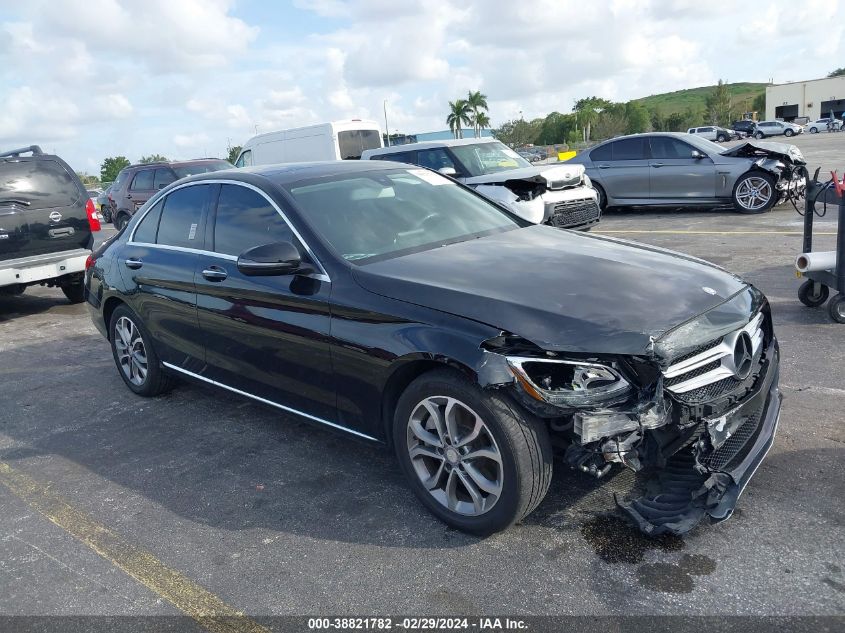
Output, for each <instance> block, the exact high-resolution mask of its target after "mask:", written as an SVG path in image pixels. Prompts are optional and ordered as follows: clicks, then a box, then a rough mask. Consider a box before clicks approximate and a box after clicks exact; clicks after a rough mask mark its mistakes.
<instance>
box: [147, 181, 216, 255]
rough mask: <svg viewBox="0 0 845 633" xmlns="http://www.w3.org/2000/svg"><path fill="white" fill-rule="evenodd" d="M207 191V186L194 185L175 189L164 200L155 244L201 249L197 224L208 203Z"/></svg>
mask: <svg viewBox="0 0 845 633" xmlns="http://www.w3.org/2000/svg"><path fill="white" fill-rule="evenodd" d="M208 191H209V185H194V186H190V187H184V188H182V189H177V190H176V191H174V192H173V193H171V194H170V195H169V196H167V198H165V200H164V208H163V209H162V211H161V220H160V221H159V224H158V237H157V239H156V243H157V244H163V245H165V246H181V247H183V248H202V235H201V234H200V231H199V224H200V220H201V219H202V212H203V208H204V207H205V204H206V202H207V201H208Z"/></svg>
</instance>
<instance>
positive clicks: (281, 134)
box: [235, 119, 382, 167]
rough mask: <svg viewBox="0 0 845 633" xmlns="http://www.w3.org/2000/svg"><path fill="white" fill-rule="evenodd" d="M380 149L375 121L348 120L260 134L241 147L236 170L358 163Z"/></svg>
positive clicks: (380, 143) (379, 137)
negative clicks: (324, 162)
mask: <svg viewBox="0 0 845 633" xmlns="http://www.w3.org/2000/svg"><path fill="white" fill-rule="evenodd" d="M379 147H382V142H381V129H380V128H379V126H378V123H376V122H375V121H363V120H361V119H349V120H346V121H331V122H329V123H319V124H317V125H309V126H307V127H299V128H293V129H290V130H279V131H277V132H267V133H266V134H259V135H258V136H253V137H252V138H251V139H249V140H248V141H247V142H246V144H245V145H244V146H243V149H242V150H241V153H240V154H239V155H238V160H237V161H235V166H236V167H249V166H251V165H272V164H274V163H300V162H310V161H322V160H357V159H359V158H361V153H362V152H363V151H364V150H365V149H377V148H379Z"/></svg>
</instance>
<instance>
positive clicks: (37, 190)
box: [0, 159, 80, 210]
mask: <svg viewBox="0 0 845 633" xmlns="http://www.w3.org/2000/svg"><path fill="white" fill-rule="evenodd" d="M79 197H80V192H79V189H78V187H77V184H76V180H75V179H74V178H73V177H72V176H71V175H70V174H69V173H68V171H67V170H66V169H65V168H64V166H63V165H62V164H61V163H58V162H56V161H55V160H50V159H38V160H19V161H18V160H15V161H2V160H0V204H2V203H4V202H17V203H19V204H22V205H23V206H26V207H27V208H28V209H31V210H35V209H50V208H52V207H66V206H70V205H73V204H75V203H76V202H77V201H78V200H79Z"/></svg>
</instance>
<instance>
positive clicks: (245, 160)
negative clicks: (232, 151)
mask: <svg viewBox="0 0 845 633" xmlns="http://www.w3.org/2000/svg"><path fill="white" fill-rule="evenodd" d="M235 167H252V150H251V149H248V150H246V151H245V152H241V155H240V156H238V161H237V162H236V163H235Z"/></svg>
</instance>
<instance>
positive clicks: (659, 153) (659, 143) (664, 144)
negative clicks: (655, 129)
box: [651, 136, 693, 158]
mask: <svg viewBox="0 0 845 633" xmlns="http://www.w3.org/2000/svg"><path fill="white" fill-rule="evenodd" d="M692 150H693V148H692V146H691V145H688V144H686V143H684V142H683V141H681V140H679V139H676V138H673V137H671V136H653V137H652V138H651V157H652V158H692Z"/></svg>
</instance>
